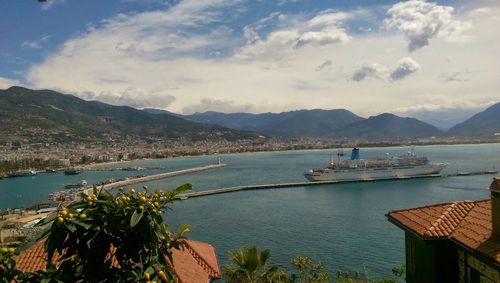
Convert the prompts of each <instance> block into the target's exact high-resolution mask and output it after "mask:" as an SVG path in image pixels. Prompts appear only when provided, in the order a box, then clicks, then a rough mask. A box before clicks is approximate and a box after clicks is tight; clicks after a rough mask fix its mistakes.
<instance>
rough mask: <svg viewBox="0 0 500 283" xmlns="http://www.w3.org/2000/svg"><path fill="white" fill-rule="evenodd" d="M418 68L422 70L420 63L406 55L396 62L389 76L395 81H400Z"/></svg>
mask: <svg viewBox="0 0 500 283" xmlns="http://www.w3.org/2000/svg"><path fill="white" fill-rule="evenodd" d="M418 70H420V65H419V64H418V63H417V62H415V60H413V59H411V58H410V57H406V58H403V59H401V60H399V61H398V62H397V63H396V65H395V66H394V67H393V68H392V70H391V74H390V75H389V77H390V78H391V80H393V81H399V80H402V79H404V78H405V77H407V76H409V75H411V74H412V73H414V72H416V71H418Z"/></svg>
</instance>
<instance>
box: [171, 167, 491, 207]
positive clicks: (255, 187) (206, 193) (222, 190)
mask: <svg viewBox="0 0 500 283" xmlns="http://www.w3.org/2000/svg"><path fill="white" fill-rule="evenodd" d="M497 173H498V171H497V170H496V169H494V168H493V169H488V170H482V171H473V172H468V171H467V172H466V171H461V172H457V173H447V174H431V175H422V176H411V177H394V178H393V177H391V178H385V179H357V180H341V181H316V182H290V183H273V184H263V185H247V186H235V187H229V188H220V189H213V190H205V191H199V192H188V193H184V194H181V195H179V196H178V197H177V199H180V200H185V199H188V198H192V197H201V196H209V195H216V194H225V193H232V192H240V191H250V190H262V189H278V188H291V187H308V186H320V185H334V184H344V183H360V182H381V181H389V180H409V179H423V178H446V177H458V176H477V175H494V174H497Z"/></svg>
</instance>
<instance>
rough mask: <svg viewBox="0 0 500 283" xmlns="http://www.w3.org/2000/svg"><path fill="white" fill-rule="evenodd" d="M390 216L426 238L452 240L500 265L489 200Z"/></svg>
mask: <svg viewBox="0 0 500 283" xmlns="http://www.w3.org/2000/svg"><path fill="white" fill-rule="evenodd" d="M387 217H388V218H389V219H390V220H391V221H392V222H395V223H398V224H399V225H401V226H404V227H405V229H408V230H411V231H413V232H415V233H416V234H418V235H419V236H420V237H422V238H424V239H451V240H453V241H455V242H457V243H459V244H461V245H463V246H465V247H467V248H469V249H471V250H474V251H477V252H479V253H481V254H483V255H484V256H487V257H489V258H491V259H493V260H495V261H496V262H498V263H500V240H499V239H493V238H492V237H491V233H492V220H491V200H489V199H488V200H481V201H457V202H451V203H442V204H436V205H429V206H423V207H417V208H411V209H404V210H396V211H391V212H389V214H388V215H387Z"/></svg>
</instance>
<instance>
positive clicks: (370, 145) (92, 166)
mask: <svg viewBox="0 0 500 283" xmlns="http://www.w3.org/2000/svg"><path fill="white" fill-rule="evenodd" d="M478 144H500V141H496V140H495V141H488V142H486V141H483V142H477V143H473V142H464V143H459V142H457V143H422V144H418V143H410V144H402V143H401V144H379V145H377V144H376V143H375V144H374V143H366V144H363V143H360V144H357V145H356V146H357V147H362V148H367V149H368V148H391V147H405V146H416V147H417V146H418V147H424V146H425V147H426V146H464V145H465V146H466V145H478ZM351 146H354V145H352V144H349V145H348V146H346V147H343V148H344V149H346V148H350V147H351ZM340 148H341V147H317V148H306V149H276V150H254V151H244V152H241V151H235V152H224V153H209V154H185V155H178V156H172V157H161V158H138V159H132V160H121V161H109V162H102V163H91V164H85V165H81V166H79V167H82V168H84V169H86V170H92V169H96V168H99V167H106V166H112V165H117V164H129V163H133V162H143V161H155V160H168V159H171V160H175V159H179V158H186V157H195V156H222V155H233V154H234V155H244V154H253V153H269V152H287V151H319V150H336V149H340Z"/></svg>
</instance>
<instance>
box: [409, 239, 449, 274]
mask: <svg viewBox="0 0 500 283" xmlns="http://www.w3.org/2000/svg"><path fill="white" fill-rule="evenodd" d="M405 242H406V244H405V245H406V282H407V283H438V281H437V278H436V254H435V247H434V246H433V245H432V244H429V243H427V242H426V241H423V240H421V239H419V238H418V237H416V236H415V235H413V234H412V233H410V232H408V231H406V232H405ZM439 283H441V282H439Z"/></svg>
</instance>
